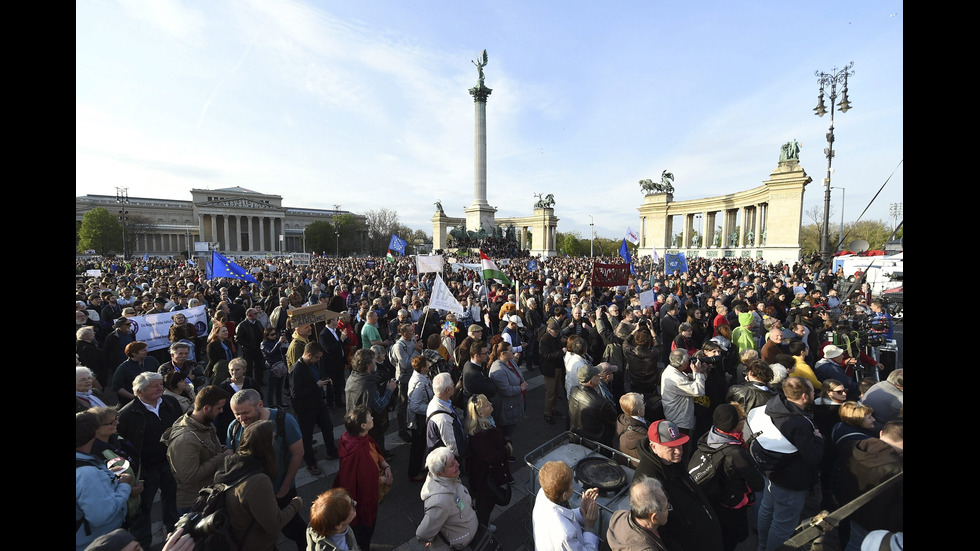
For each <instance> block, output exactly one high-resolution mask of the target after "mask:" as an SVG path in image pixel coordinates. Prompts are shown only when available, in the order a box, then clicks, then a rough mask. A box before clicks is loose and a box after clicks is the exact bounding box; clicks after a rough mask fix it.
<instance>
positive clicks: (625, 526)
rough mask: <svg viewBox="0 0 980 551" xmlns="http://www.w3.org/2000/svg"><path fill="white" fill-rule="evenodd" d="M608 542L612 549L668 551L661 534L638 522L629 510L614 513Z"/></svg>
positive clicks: (608, 531)
mask: <svg viewBox="0 0 980 551" xmlns="http://www.w3.org/2000/svg"><path fill="white" fill-rule="evenodd" d="M606 543H608V544H609V548H610V549H611V550H612V551H667V548H666V547H664V541H663V540H662V539H660V535H659V534H656V533H654V532H653V531H652V530H649V529H647V528H644V527H642V526H640V525H639V524H637V522H636V521H635V520H633V517H632V516H631V515H630V512H629V511H616V512H615V513H613V515H612V517H611V518H610V519H609V528H608V529H607V530H606Z"/></svg>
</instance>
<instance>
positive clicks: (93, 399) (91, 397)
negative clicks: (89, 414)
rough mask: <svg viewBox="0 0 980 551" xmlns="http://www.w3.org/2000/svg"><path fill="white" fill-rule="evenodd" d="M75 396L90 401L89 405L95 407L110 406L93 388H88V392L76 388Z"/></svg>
mask: <svg viewBox="0 0 980 551" xmlns="http://www.w3.org/2000/svg"><path fill="white" fill-rule="evenodd" d="M75 398H78V399H80V400H83V401H85V402H88V405H89V407H93V408H96V407H99V408H101V407H108V405H107V404H106V403H105V402H103V401H102V400H99V398H98V396H96V395H95V394H93V393H92V391H91V390H88V391H86V392H79V391H77V390H76V391H75Z"/></svg>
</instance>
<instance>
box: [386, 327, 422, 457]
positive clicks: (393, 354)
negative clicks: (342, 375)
mask: <svg viewBox="0 0 980 551" xmlns="http://www.w3.org/2000/svg"><path fill="white" fill-rule="evenodd" d="M398 333H399V335H401V336H400V337H399V338H398V340H397V341H395V344H393V345H391V349H389V351H388V355H389V359H390V360H391V363H392V365H394V366H395V379H398V408H397V413H396V415H397V417H398V437H399V438H401V439H402V440H404V441H405V442H409V443H411V441H412V433H411V432H410V431H409V430H408V381H409V380H411V378H412V358H414V357H415V356H418V355H419V354H421V353H422V342H421V341H417V340H416V339H415V326H414V325H412V324H411V323H403V324H402V325H400V326H398Z"/></svg>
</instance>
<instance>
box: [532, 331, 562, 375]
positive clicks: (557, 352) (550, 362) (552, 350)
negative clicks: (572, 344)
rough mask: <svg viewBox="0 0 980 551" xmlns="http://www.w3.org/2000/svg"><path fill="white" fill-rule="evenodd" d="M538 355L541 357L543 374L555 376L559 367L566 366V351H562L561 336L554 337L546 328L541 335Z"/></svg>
mask: <svg viewBox="0 0 980 551" xmlns="http://www.w3.org/2000/svg"><path fill="white" fill-rule="evenodd" d="M539 344H540V347H539V348H538V357H539V358H540V359H541V375H543V376H545V377H554V376H555V373H558V372H559V369H561V370H564V368H565V360H564V359H565V353H564V352H563V351H562V345H561V338H560V337H552V336H551V334H550V333H548V330H547V329H546V330H545V332H544V335H543V336H542V337H541V341H540V342H539Z"/></svg>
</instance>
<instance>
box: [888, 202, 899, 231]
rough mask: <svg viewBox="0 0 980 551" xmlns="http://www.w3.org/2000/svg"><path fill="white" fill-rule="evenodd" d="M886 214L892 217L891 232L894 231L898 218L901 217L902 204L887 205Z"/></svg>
mask: <svg viewBox="0 0 980 551" xmlns="http://www.w3.org/2000/svg"><path fill="white" fill-rule="evenodd" d="M888 214H891V215H892V231H895V228H897V227H898V217H899V216H901V215H902V202H901V201H899V202H897V203H891V204H890V205H888Z"/></svg>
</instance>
